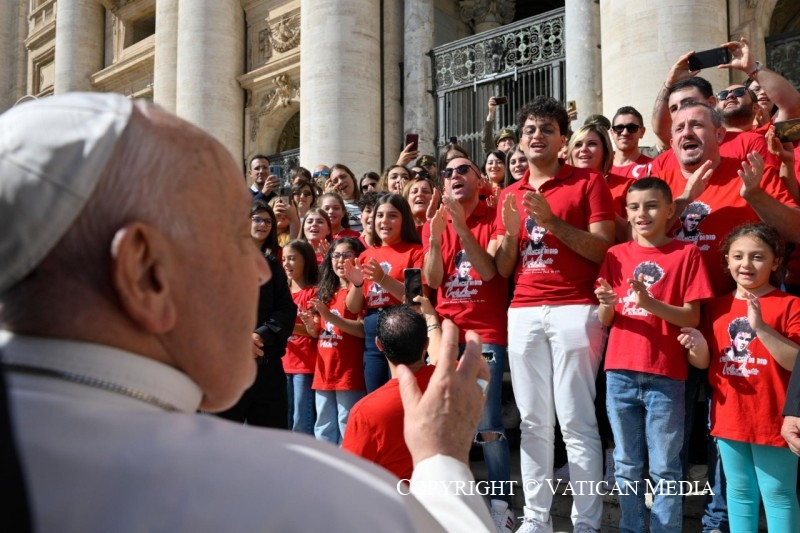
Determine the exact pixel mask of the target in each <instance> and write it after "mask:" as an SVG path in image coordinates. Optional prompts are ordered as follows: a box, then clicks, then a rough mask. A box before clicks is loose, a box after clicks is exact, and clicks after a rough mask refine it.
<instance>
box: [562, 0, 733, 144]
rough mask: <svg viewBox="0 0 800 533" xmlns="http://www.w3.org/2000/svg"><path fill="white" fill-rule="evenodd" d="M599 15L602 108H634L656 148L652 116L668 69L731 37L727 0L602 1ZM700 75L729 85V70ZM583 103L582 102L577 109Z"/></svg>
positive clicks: (716, 84)
mask: <svg viewBox="0 0 800 533" xmlns="http://www.w3.org/2000/svg"><path fill="white" fill-rule="evenodd" d="M567 4H569V2H567ZM600 14H601V17H600V19H601V21H602V37H603V39H602V44H603V48H602V57H603V76H602V78H603V94H604V98H603V110H604V112H605V114H606V115H607V116H608V117H609V118H611V117H612V116H613V114H614V112H615V111H616V110H617V109H618V108H620V107H621V106H624V105H631V106H633V107H635V108H636V109H637V110H639V112H640V113H641V114H642V116H644V120H645V125H646V126H647V129H648V131H647V133H646V134H645V137H644V139H643V141H642V145H643V146H653V145H654V144H655V135H653V134H652V132H651V131H650V129H651V128H650V116H651V114H652V109H653V104H654V102H655V98H656V95H657V94H658V91H659V90H660V89H661V86H662V85H663V83H664V79H665V78H666V76H667V72H669V69H670V68H671V67H672V65H673V64H674V63H675V61H677V59H678V58H679V57H680V56H681V55H683V54H685V53H686V52H688V51H690V50H696V51H698V52H699V51H701V50H708V49H709V48H716V47H718V46H719V45H720V44H722V43H724V42H726V41H727V40H728V35H727V28H728V14H727V8H726V2H725V0H695V1H694V2H686V1H685V0H663V1H660V2H619V1H616V0H601V1H600ZM567 28H569V21H567ZM567 41H569V38H568V39H567ZM567 68H568V69H569V59H568V61H567ZM700 76H702V77H704V78H706V79H707V80H709V81H710V82H711V85H712V86H713V87H714V90H719V89H723V88H725V86H727V85H728V72H727V71H726V70H718V69H707V70H704V71H702V72H701V73H700ZM580 105H581V103H580V102H578V109H580Z"/></svg>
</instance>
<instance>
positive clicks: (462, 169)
mask: <svg viewBox="0 0 800 533" xmlns="http://www.w3.org/2000/svg"><path fill="white" fill-rule="evenodd" d="M471 168H472V165H467V164H463V165H458V166H457V167H455V168H446V169H444V170H442V177H443V178H444V179H446V180H449V179H450V178H452V177H453V173H457V174H458V175H459V176H466V175H467V172H469V169H471Z"/></svg>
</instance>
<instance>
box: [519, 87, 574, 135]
mask: <svg viewBox="0 0 800 533" xmlns="http://www.w3.org/2000/svg"><path fill="white" fill-rule="evenodd" d="M529 118H551V119H553V120H555V121H556V123H557V124H558V129H559V133H560V134H561V135H567V132H568V131H569V115H567V110H566V109H565V108H564V106H563V105H561V102H559V101H558V100H556V99H555V98H551V97H549V96H537V97H536V98H534V99H533V101H531V102H528V103H527V104H525V105H524V106H522V107H521V108H520V110H519V111H518V112H517V130H518V131H519V132H520V133H521V132H522V128H523V127H524V126H525V121H526V120H528V119H529Z"/></svg>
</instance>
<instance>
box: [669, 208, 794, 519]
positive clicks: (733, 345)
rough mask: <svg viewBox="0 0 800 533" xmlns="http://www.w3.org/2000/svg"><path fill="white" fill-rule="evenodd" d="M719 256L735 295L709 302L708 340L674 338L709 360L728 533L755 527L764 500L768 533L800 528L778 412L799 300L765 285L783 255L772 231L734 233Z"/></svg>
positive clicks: (761, 227)
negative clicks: (734, 287) (732, 281)
mask: <svg viewBox="0 0 800 533" xmlns="http://www.w3.org/2000/svg"><path fill="white" fill-rule="evenodd" d="M722 251H723V254H724V256H725V260H726V262H727V265H728V272H730V274H731V276H733V279H734V281H735V282H736V291H735V292H733V293H732V294H728V295H726V296H724V297H722V298H717V299H715V300H712V301H711V302H710V303H709V304H708V307H707V309H706V311H707V318H708V320H709V323H710V326H709V327H708V328H707V330H706V331H707V332H708V335H707V338H708V343H707V342H706V340H705V338H704V337H703V336H702V335H701V334H700V333H699V332H698V331H697V330H694V329H689V328H687V329H684V330H682V331H684V333H683V334H682V335H680V336H679V337H678V340H679V341H681V343H682V344H683V345H684V346H686V347H687V348H689V349H690V350H692V351H693V352H695V354H696V355H699V356H700V357H706V358H710V368H709V372H708V379H709V382H710V383H711V386H712V388H713V393H712V398H711V434H712V435H714V436H715V437H717V443H718V446H719V453H720V458H721V459H722V466H723V468H724V469H725V476H726V478H727V491H726V495H727V500H728V518H729V521H730V526H731V531H747V532H749V531H752V532H755V531H757V530H758V508H759V502H760V501H761V500H762V499H763V503H764V510H765V512H766V516H767V528H768V529H769V531H800V509H799V508H798V503H797V495H796V493H795V490H796V486H797V456H796V455H794V454H793V453H792V452H791V451H790V450H789V448H788V447H787V445H786V442H785V441H784V440H783V438H782V437H781V424H782V422H783V419H782V417H781V411H782V409H783V403H784V400H785V399H786V388H787V386H788V383H789V376H790V375H791V371H792V368H793V367H794V364H795V359H796V358H797V351H798V348H800V345H798V342H800V298H797V297H795V296H791V295H789V294H787V293H785V292H782V291H780V290H778V289H777V288H775V284H773V282H772V281H771V280H770V277H771V275H772V274H773V273H774V272H775V271H776V270H777V269H778V267H779V266H780V264H781V261H782V260H783V254H784V248H783V243H782V241H781V239H780V237H779V235H778V233H777V231H776V230H775V229H774V228H772V227H771V226H768V225H766V224H763V223H759V224H748V225H745V226H740V227H738V228H736V229H734V230H733V231H732V232H731V233H730V235H728V237H727V238H726V240H725V243H724V244H723V248H722Z"/></svg>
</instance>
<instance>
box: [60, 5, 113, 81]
mask: <svg viewBox="0 0 800 533" xmlns="http://www.w3.org/2000/svg"><path fill="white" fill-rule="evenodd" d="M104 35H105V10H104V9H103V6H102V5H101V4H100V2H99V1H98V0H69V1H67V2H63V1H62V2H57V3H56V51H55V82H54V87H53V91H54V92H55V93H56V94H58V93H65V92H68V91H91V90H92V82H91V76H92V74H94V73H95V72H97V71H98V70H101V69H102V68H103V57H104V53H105V50H104V46H105V43H104Z"/></svg>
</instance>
